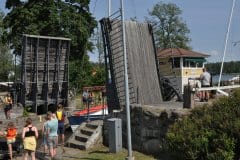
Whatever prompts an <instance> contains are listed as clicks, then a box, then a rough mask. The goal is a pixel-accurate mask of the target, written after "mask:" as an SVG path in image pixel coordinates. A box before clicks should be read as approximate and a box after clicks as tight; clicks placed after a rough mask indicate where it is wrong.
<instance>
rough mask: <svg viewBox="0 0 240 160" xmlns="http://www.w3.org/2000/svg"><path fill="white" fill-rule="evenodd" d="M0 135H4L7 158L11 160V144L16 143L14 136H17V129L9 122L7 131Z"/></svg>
mask: <svg viewBox="0 0 240 160" xmlns="http://www.w3.org/2000/svg"><path fill="white" fill-rule="evenodd" d="M0 135H5V136H6V140H7V145H8V152H9V157H10V159H11V160H12V156H13V155H12V154H13V151H12V148H13V147H12V144H13V143H15V142H16V136H17V128H15V125H14V123H13V122H9V123H8V125H7V129H6V131H5V132H4V133H2V132H0Z"/></svg>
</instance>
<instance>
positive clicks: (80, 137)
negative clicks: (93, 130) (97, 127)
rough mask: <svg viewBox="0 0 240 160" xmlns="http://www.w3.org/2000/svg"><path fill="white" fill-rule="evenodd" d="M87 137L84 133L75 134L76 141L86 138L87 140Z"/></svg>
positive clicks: (83, 140)
mask: <svg viewBox="0 0 240 160" xmlns="http://www.w3.org/2000/svg"><path fill="white" fill-rule="evenodd" d="M89 137H90V136H88V135H85V134H78V135H75V139H76V140H77V141H80V142H87V140H88V138H89Z"/></svg>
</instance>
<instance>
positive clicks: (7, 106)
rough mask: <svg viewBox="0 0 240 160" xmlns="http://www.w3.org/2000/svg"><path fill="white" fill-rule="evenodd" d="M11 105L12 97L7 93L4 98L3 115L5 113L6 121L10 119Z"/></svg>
mask: <svg viewBox="0 0 240 160" xmlns="http://www.w3.org/2000/svg"><path fill="white" fill-rule="evenodd" d="M12 104H13V101H12V97H11V95H10V93H8V94H7V96H6V97H5V107H4V113H5V117H6V119H11V110H12Z"/></svg>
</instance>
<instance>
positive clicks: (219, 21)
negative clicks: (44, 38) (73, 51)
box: [0, 0, 240, 62]
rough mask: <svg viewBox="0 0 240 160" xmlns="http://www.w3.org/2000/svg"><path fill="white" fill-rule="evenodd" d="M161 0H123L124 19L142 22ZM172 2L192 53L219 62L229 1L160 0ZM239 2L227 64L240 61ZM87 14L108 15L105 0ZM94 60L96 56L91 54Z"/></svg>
mask: <svg viewBox="0 0 240 160" xmlns="http://www.w3.org/2000/svg"><path fill="white" fill-rule="evenodd" d="M159 1H160V0H124V6H125V18H126V19H129V18H131V17H137V19H138V20H139V21H141V22H143V21H144V19H145V17H148V11H149V10H151V9H152V8H153V6H154V4H156V3H158V2H159ZM163 2H165V3H168V2H172V3H175V4H176V5H177V6H178V7H179V8H180V9H181V10H182V12H183V13H182V16H181V17H182V18H183V20H184V21H185V22H186V24H187V26H188V28H189V29H190V34H189V36H190V38H191V39H192V41H191V43H190V45H191V46H192V48H193V50H194V51H198V52H202V53H206V54H209V55H211V56H210V58H208V61H209V62H216V61H221V60H222V55H223V51H224V42H225V36H226V32H227V25H228V21H229V20H228V19H229V15H230V11H231V6H232V1H231V0H208V1H207V0H163ZM4 6H5V0H0V8H1V9H4ZM119 8H120V0H112V11H113V12H114V11H116V10H117V9H119ZM239 10H240V1H236V7H235V10H234V14H233V20H232V21H233V23H232V25H231V29H230V34H229V43H228V48H227V52H226V61H230V60H240V53H239V52H240V43H239V44H237V45H236V46H233V44H232V42H236V41H240V11H239ZM90 11H91V12H92V14H93V15H94V16H95V17H96V19H97V20H100V19H101V18H103V17H105V16H107V15H108V0H91V3H90ZM90 57H91V60H93V61H96V59H97V58H96V57H97V53H96V54H90Z"/></svg>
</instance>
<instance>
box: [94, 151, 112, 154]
mask: <svg viewBox="0 0 240 160" xmlns="http://www.w3.org/2000/svg"><path fill="white" fill-rule="evenodd" d="M93 153H100V154H106V153H110V152H109V151H92V152H89V154H93Z"/></svg>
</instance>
